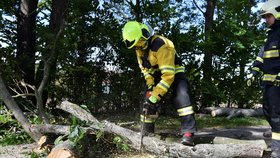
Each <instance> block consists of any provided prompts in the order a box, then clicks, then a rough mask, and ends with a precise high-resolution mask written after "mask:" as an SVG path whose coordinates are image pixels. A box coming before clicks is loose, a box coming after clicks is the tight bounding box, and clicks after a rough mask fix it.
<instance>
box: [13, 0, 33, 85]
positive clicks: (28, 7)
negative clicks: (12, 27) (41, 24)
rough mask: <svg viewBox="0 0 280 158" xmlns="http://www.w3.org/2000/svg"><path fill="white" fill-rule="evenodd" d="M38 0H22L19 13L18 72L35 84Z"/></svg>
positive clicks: (28, 81)
mask: <svg viewBox="0 0 280 158" xmlns="http://www.w3.org/2000/svg"><path fill="white" fill-rule="evenodd" d="M37 4H38V0H21V1H20V7H19V10H18V13H17V61H18V65H17V66H18V68H17V69H16V70H19V71H18V73H19V74H20V75H21V76H22V78H23V79H24V81H25V82H26V83H28V84H31V85H34V72H35V43H36V31H35V28H36V16H37V12H36V9H37Z"/></svg>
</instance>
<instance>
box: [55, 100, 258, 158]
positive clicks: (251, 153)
mask: <svg viewBox="0 0 280 158" xmlns="http://www.w3.org/2000/svg"><path fill="white" fill-rule="evenodd" d="M58 108H60V109H62V110H65V111H67V112H69V113H71V114H73V115H74V116H76V117H77V118H79V119H81V120H84V121H87V122H88V123H92V125H91V128H94V129H96V130H103V131H104V132H109V133H113V134H116V135H119V136H121V137H123V138H126V139H127V141H128V143H129V144H130V145H131V147H132V148H134V149H136V150H139V149H140V144H141V143H140V138H141V135H140V134H139V133H137V132H134V131H132V130H130V129H126V128H123V127H120V126H117V125H115V124H114V123H111V122H108V121H102V122H100V121H98V120H97V119H95V118H94V117H93V116H92V115H91V114H90V113H88V112H87V111H85V110H83V109H82V108H80V107H79V106H78V105H76V104H73V103H70V102H68V101H64V102H62V103H61V104H60V106H59V107H58ZM143 145H144V148H145V150H146V151H148V152H151V153H153V154H155V155H157V156H166V155H168V156H169V157H197V158H198V157H199V158H203V157H215V158H226V157H261V156H262V152H263V149H262V147H260V146H258V145H255V144H252V145H248V144H246V145H244V144H198V145H196V146H194V147H189V146H184V145H182V144H179V143H167V142H165V141H162V140H159V139H158V138H155V137H144V138H143Z"/></svg>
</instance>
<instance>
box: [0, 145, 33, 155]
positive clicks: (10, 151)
mask: <svg viewBox="0 0 280 158" xmlns="http://www.w3.org/2000/svg"><path fill="white" fill-rule="evenodd" d="M35 148H36V143H32V144H20V145H10V146H4V147H0V158H24V157H26V156H27V155H28V154H30V153H32V151H33V150H34V149H35Z"/></svg>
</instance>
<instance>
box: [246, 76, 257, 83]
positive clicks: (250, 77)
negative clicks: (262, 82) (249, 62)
mask: <svg viewBox="0 0 280 158" xmlns="http://www.w3.org/2000/svg"><path fill="white" fill-rule="evenodd" d="M255 79H256V78H255V76H254V74H253V73H250V74H248V75H247V76H246V83H247V86H251V85H252V82H254V81H255Z"/></svg>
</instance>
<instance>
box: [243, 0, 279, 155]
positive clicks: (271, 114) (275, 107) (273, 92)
mask: <svg viewBox="0 0 280 158" xmlns="http://www.w3.org/2000/svg"><path fill="white" fill-rule="evenodd" d="M261 17H262V18H264V19H265V21H266V23H267V26H268V29H267V39H266V41H265V44H264V46H263V47H262V48H261V50H260V52H259V54H258V56H257V58H256V60H255V61H254V63H253V67H252V69H251V73H250V74H249V75H248V79H249V80H248V81H249V82H248V84H249V85H250V83H251V81H252V80H253V79H254V77H255V76H258V75H262V86H263V88H264V91H263V109H264V114H265V116H266V119H267V121H268V123H269V124H270V126H271V131H272V141H271V150H272V154H271V157H273V158H280V0H269V1H267V2H266V3H264V4H263V6H262V7H261Z"/></svg>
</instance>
